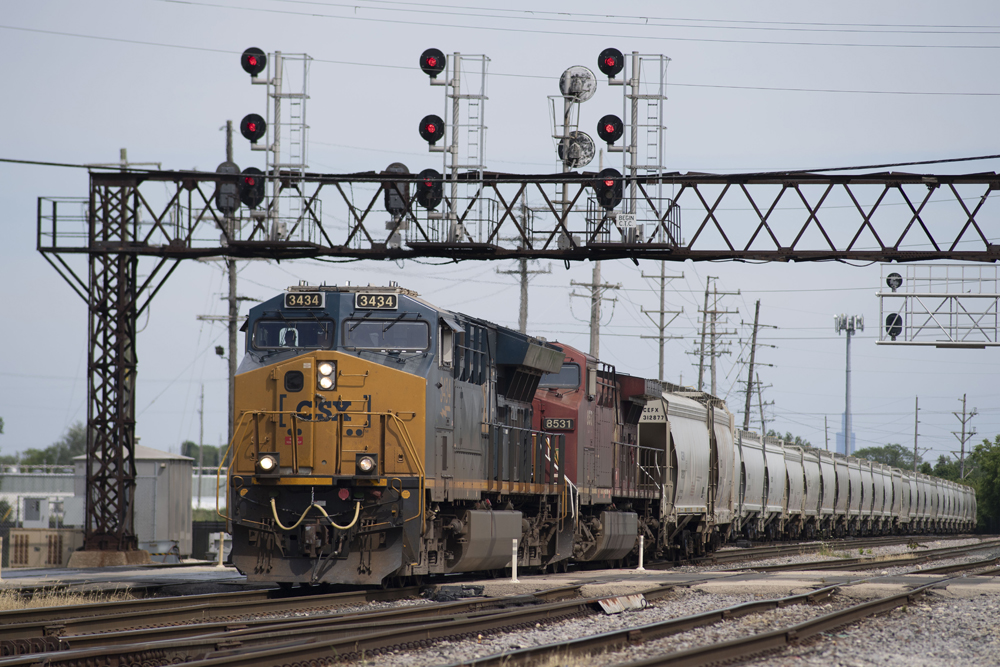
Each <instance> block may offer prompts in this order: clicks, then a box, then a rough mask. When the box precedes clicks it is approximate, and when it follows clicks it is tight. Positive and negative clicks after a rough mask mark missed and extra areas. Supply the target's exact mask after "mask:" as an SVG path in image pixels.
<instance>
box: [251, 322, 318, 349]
mask: <svg viewBox="0 0 1000 667" xmlns="http://www.w3.org/2000/svg"><path fill="white" fill-rule="evenodd" d="M251 344H252V345H253V347H254V348H255V349H257V350H274V349H283V348H299V349H303V348H305V349H327V348H329V347H331V346H332V345H333V322H331V321H329V320H320V321H308V322H303V321H298V320H258V321H257V323H256V324H255V325H254V327H253V339H252V342H251Z"/></svg>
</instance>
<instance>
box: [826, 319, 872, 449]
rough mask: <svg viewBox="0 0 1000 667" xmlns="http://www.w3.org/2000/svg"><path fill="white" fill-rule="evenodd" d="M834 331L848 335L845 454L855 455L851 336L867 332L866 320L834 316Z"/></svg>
mask: <svg viewBox="0 0 1000 667" xmlns="http://www.w3.org/2000/svg"><path fill="white" fill-rule="evenodd" d="M833 330H834V331H836V332H837V333H838V334H839V333H840V332H841V331H844V332H846V333H847V389H846V391H845V395H844V454H847V455H848V456H850V455H851V454H852V453H854V447H853V446H852V445H853V444H854V443H853V442H852V440H851V434H852V432H853V425H852V424H851V336H852V335H854V333H855V332H857V331H864V330H865V318H864V317H863V316H862V315H851V316H850V317H848V316H847V315H834V316H833Z"/></svg>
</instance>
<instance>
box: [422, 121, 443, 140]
mask: <svg viewBox="0 0 1000 667" xmlns="http://www.w3.org/2000/svg"><path fill="white" fill-rule="evenodd" d="M420 136H421V137H422V138H423V140H424V141H426V142H427V143H429V144H430V145H431V146H433V145H434V144H436V143H437V141H438V139H440V138H441V137H443V136H444V121H443V120H441V116H437V115H435V114H431V115H429V116H424V117H423V118H422V119H421V120H420Z"/></svg>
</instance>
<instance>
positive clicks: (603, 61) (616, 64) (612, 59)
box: [597, 48, 625, 79]
mask: <svg viewBox="0 0 1000 667" xmlns="http://www.w3.org/2000/svg"><path fill="white" fill-rule="evenodd" d="M623 67H625V57H624V56H623V55H622V52H621V51H619V50H618V49H614V48H611V49H604V50H603V51H601V55H600V56H598V57H597V68H598V69H599V70H601V72H603V73H604V74H606V75H607V76H608V78H609V79H613V78H614V77H615V75H616V74H618V72H620V71H622V68H623Z"/></svg>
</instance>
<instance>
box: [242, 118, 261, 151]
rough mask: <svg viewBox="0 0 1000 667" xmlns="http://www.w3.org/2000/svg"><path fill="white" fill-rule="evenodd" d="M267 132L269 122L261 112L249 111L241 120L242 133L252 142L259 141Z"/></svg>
mask: <svg viewBox="0 0 1000 667" xmlns="http://www.w3.org/2000/svg"><path fill="white" fill-rule="evenodd" d="M266 132H267V123H266V122H265V121H264V119H263V118H262V117H261V116H260V114H256V113H249V114H247V115H246V116H244V117H243V120H241V121H240V134H242V135H243V136H244V137H245V138H247V139H249V140H250V143H251V144H255V143H257V140H258V139H260V138H261V137H263V136H264V134H265V133H266Z"/></svg>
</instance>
